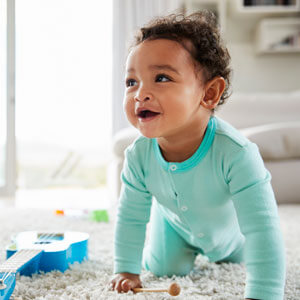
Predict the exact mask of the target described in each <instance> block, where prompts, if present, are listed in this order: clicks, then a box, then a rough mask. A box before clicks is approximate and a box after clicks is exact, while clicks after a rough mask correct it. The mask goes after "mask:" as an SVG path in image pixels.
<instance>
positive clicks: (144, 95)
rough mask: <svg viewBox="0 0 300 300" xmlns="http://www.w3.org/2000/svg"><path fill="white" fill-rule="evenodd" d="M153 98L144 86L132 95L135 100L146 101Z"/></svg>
mask: <svg viewBox="0 0 300 300" xmlns="http://www.w3.org/2000/svg"><path fill="white" fill-rule="evenodd" d="M152 98H153V96H152V94H151V93H150V92H149V91H147V90H146V89H145V88H140V89H139V90H138V92H137V94H136V95H135V97H134V100H135V101H139V102H143V101H148V100H151V99H152Z"/></svg>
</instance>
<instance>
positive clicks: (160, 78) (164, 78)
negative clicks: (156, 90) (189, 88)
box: [155, 74, 171, 82]
mask: <svg viewBox="0 0 300 300" xmlns="http://www.w3.org/2000/svg"><path fill="white" fill-rule="evenodd" d="M155 81H156V82H167V81H171V79H170V78H169V77H168V76H167V75H164V74H159V75H157V76H156V77H155Z"/></svg>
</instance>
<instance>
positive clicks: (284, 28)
mask: <svg viewBox="0 0 300 300" xmlns="http://www.w3.org/2000/svg"><path fill="white" fill-rule="evenodd" d="M296 34H300V19H299V18H270V19H263V20H261V21H260V22H259V24H258V26H257V28H256V36H255V46H256V47H255V48H256V52H257V53H259V54H271V53H300V38H299V39H298V40H299V42H298V44H296V45H285V44H281V41H282V40H284V39H285V38H287V37H288V36H292V35H296Z"/></svg>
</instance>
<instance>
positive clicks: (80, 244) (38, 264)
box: [0, 231, 89, 300]
mask: <svg viewBox="0 0 300 300" xmlns="http://www.w3.org/2000/svg"><path fill="white" fill-rule="evenodd" d="M88 238H89V235H88V234H87V233H83V232H65V233H38V232H36V231H25V232H21V233H19V234H18V235H17V236H16V237H15V238H14V240H13V243H12V244H11V245H9V246H8V247H7V250H6V256H7V260H6V261H5V262H4V263H3V264H1V265H0V300H8V299H9V297H10V295H11V294H12V293H13V290H14V288H15V284H16V274H17V273H20V274H21V275H27V276H29V275H31V274H33V273H37V272H39V271H43V272H49V271H53V270H58V271H61V272H64V271H65V270H66V269H67V268H68V266H69V264H72V263H74V262H82V261H83V260H87V259H88Z"/></svg>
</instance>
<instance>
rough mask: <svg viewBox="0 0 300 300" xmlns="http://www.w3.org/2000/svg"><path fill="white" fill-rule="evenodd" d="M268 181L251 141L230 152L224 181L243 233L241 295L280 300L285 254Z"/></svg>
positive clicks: (283, 280) (266, 172)
mask: <svg viewBox="0 0 300 300" xmlns="http://www.w3.org/2000/svg"><path fill="white" fill-rule="evenodd" d="M270 180H271V176H270V173H269V172H268V171H267V170H266V169H265V167H264V164H263V161H262V159H261V157H260V154H259V152H258V149H257V146H256V145H255V144H249V145H248V146H245V147H244V148H243V149H241V150H240V151H239V152H237V153H233V159H232V162H231V165H230V166H229V168H228V173H227V182H228V184H229V188H230V192H231V194H232V200H233V203H234V206H235V209H236V213H237V217H238V222H239V225H240V229H241V232H242V233H243V235H244V236H245V248H244V249H245V252H244V255H245V265H246V270H247V280H246V291H245V297H246V298H253V299H264V300H269V299H270V300H282V299H283V292H284V283H285V255H284V246H283V239H282V234H281V229H280V224H279V217H278V212H277V206H276V201H275V198H274V193H273V190H272V187H271V184H270Z"/></svg>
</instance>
